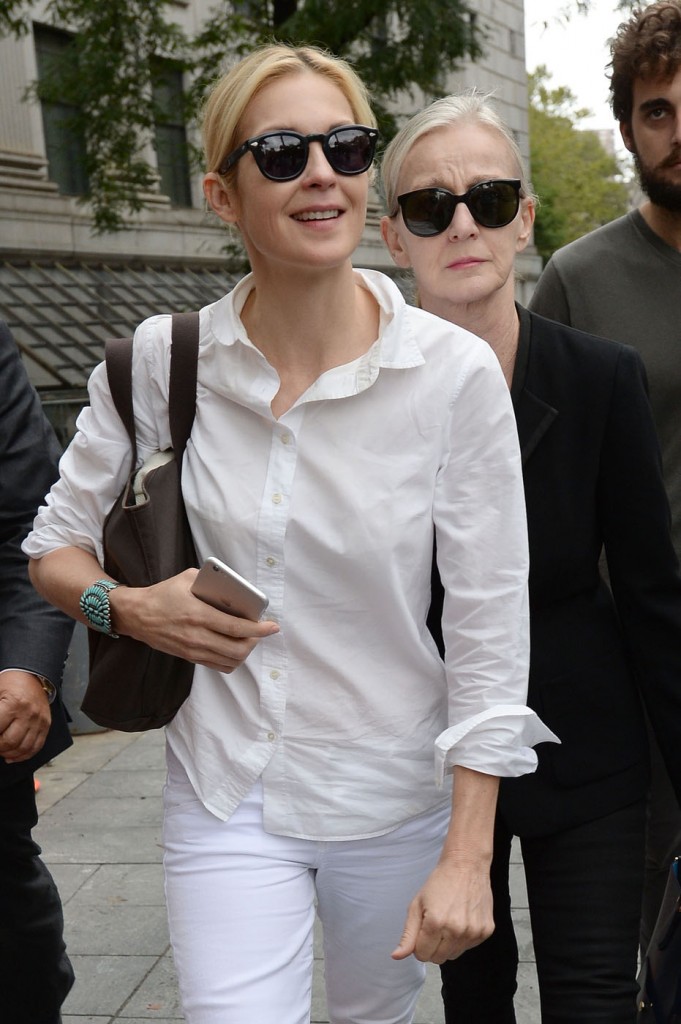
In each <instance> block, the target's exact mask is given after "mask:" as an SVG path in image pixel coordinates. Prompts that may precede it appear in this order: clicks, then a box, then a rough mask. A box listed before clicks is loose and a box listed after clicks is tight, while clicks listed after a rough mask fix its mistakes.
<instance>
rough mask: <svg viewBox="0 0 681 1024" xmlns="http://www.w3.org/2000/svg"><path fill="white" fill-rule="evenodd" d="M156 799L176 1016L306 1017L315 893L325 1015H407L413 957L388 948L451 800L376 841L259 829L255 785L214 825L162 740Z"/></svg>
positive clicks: (190, 1022)
mask: <svg viewBox="0 0 681 1024" xmlns="http://www.w3.org/2000/svg"><path fill="white" fill-rule="evenodd" d="M164 802H165V823H164V847H165V853H164V866H165V874H166V899H167V905H168V918H169V923H170V938H171V942H172V946H173V954H174V959H175V966H176V969H177V974H178V979H179V984H180V992H181V996H182V1005H183V1010H184V1014H185V1020H186V1022H187V1024H308V1022H309V1020H310V1003H311V989H312V962H313V949H312V932H313V925H314V917H315V902H316V904H317V912H318V914H319V917H320V919H321V921H322V924H323V926H324V959H325V975H326V991H327V1001H328V1010H329V1019H330V1020H331V1021H332V1022H333V1024H369V1022H371V1024H374V1022H376V1024H379V1022H380V1024H409V1022H410V1021H411V1020H412V1017H413V1014H414V1008H415V1005H416V1001H417V999H418V996H419V992H420V991H421V987H422V985H423V982H424V979H425V966H424V965H423V964H421V963H419V962H418V961H417V960H416V959H415V958H414V957H409V958H408V959H406V960H402V961H399V962H398V961H394V960H392V959H391V957H390V953H391V951H392V950H393V949H394V948H395V946H396V945H397V943H398V942H399V939H400V936H401V934H402V929H403V926H404V921H405V916H406V912H407V906H408V904H409V901H410V900H411V899H412V897H413V896H414V895H415V894H416V892H417V891H418V890H419V888H420V887H421V885H422V884H423V882H424V881H425V879H426V878H427V876H428V874H429V873H430V872H431V870H432V869H433V867H434V865H435V863H436V861H437V858H438V855H439V853H440V849H441V847H442V842H443V839H444V835H445V831H446V828H447V822H448V820H449V807H443V808H442V807H441V808H438V809H437V811H435V812H429V813H428V814H425V815H421V816H420V817H418V818H415V819H413V820H412V821H409V822H407V824H405V825H402V826H401V827H400V828H397V829H395V830H394V831H393V832H390V833H388V834H387V835H385V836H380V837H378V838H374V839H362V840H351V841H343V842H315V841H311V840H307V839H291V838H288V837H286V836H277V835H270V834H268V833H266V832H265V831H264V829H263V826H262V787H261V785H260V783H258V784H257V785H256V786H255V787H254V788H253V790H252V791H251V793H249V795H248V796H247V797H246V798H245V799H244V800H243V801H242V803H241V804H240V805H239V807H238V808H237V810H236V811H235V812H234V814H233V815H232V817H231V818H230V819H229V821H226V822H223V821H220V820H219V819H218V818H216V817H215V816H214V815H212V814H210V812H209V811H207V810H206V809H205V808H204V807H203V805H202V804H201V803H200V802H199V800H198V799H197V798H196V795H195V794H194V791H193V789H192V787H191V784H190V783H189V781H188V779H187V776H186V774H185V772H184V770H183V769H182V767H181V766H180V765H179V763H178V762H177V759H176V758H175V757H174V756H173V754H172V752H171V751H170V750H168V782H167V784H166V789H165V793H164Z"/></svg>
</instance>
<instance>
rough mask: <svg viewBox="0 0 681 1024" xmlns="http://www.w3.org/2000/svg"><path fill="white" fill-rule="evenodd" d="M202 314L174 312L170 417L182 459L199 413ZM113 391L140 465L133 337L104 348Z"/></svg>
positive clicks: (112, 340)
mask: <svg viewBox="0 0 681 1024" xmlns="http://www.w3.org/2000/svg"><path fill="white" fill-rule="evenodd" d="M198 356H199V314H198V313H175V314H173V326H172V343H171V348H170V384H169V398H168V418H169V420H170V436H171V439H172V443H173V450H174V452H175V455H176V457H177V458H181V456H182V453H183V452H184V450H185V448H186V446H187V441H188V440H189V435H190V434H191V430H192V424H193V422H194V414H195V412H196V371H197V365H198ZM104 358H105V359H106V372H107V377H108V380H109V390H110V391H111V397H112V398H113V403H114V405H115V406H116V411H117V412H118V415H119V416H120V418H121V420H122V421H123V425H124V427H125V429H126V430H127V432H128V437H129V438H130V448H131V452H132V466H133V468H134V467H135V466H136V464H137V438H136V436H135V412H134V409H133V405H132V338H109V340H108V341H107V342H106V345H105V347H104Z"/></svg>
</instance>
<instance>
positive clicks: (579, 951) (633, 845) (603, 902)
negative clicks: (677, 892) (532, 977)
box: [441, 801, 645, 1024]
mask: <svg viewBox="0 0 681 1024" xmlns="http://www.w3.org/2000/svg"><path fill="white" fill-rule="evenodd" d="M511 840H512V834H511V832H510V831H509V830H508V828H506V826H505V825H504V822H503V821H502V820H500V816H497V824H496V830H495V849H494V860H493V863H492V889H493V894H494V917H495V931H494V933H493V934H492V936H491V937H490V938H489V939H487V941H486V942H483V943H482V945H480V946H477V947H476V948H475V949H471V950H468V951H467V952H466V953H464V954H463V956H461V957H459V958H458V959H457V960H448V961H447V962H446V963H445V964H443V965H442V967H441V973H442V998H443V1001H444V1006H445V1021H446V1024H516V1017H515V1012H514V1009H513V995H514V993H515V991H516V988H517V983H516V975H517V967H518V946H517V942H516V936H515V932H514V929H513V921H512V919H511V899H510V893H509V859H510V852H511ZM644 842H645V802H644V801H640V802H638V803H636V804H633V805H631V806H630V807H626V808H624V809H622V810H619V811H617V812H616V813H614V814H609V815H607V816H606V817H604V818H599V819H598V820H597V821H591V822H588V823H587V824H585V825H579V826H577V827H576V828H571V829H566V830H565V831H563V832H560V833H557V834H555V835H550V836H541V837H538V838H525V839H521V846H522V853H523V863H524V866H525V876H526V880H527V893H528V901H529V907H530V920H531V924H532V938H533V942H534V951H535V958H536V962H537V975H538V980H539V994H540V1000H541V1015H542V1016H541V1019H542V1024H577V1022H579V1024H634V1022H635V1020H636V994H637V986H636V954H637V949H638V937H639V923H640V911H641V892H642V887H643V869H644Z"/></svg>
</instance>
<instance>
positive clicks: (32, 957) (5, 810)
mask: <svg viewBox="0 0 681 1024" xmlns="http://www.w3.org/2000/svg"><path fill="white" fill-rule="evenodd" d="M37 820H38V813H37V810H36V803H35V790H34V785H33V776H29V777H28V778H26V779H21V780H20V781H19V782H15V783H12V785H10V786H5V787H2V788H0V1017H1V1019H2V1020H3V1021H7V1022H8V1024H10V1022H11V1024H57V1022H58V1021H59V1019H60V1017H59V1011H60V1007H61V1005H62V1003H63V1002H64V999H65V998H66V996H67V994H68V992H69V990H70V988H71V986H72V985H73V980H74V979H73V968H72V967H71V963H70V961H69V958H68V957H67V955H66V947H65V945H64V939H63V931H64V918H63V914H62V906H61V900H60V898H59V893H58V892H57V887H56V885H55V884H54V880H53V878H52V875H51V874H50V872H49V871H48V870H47V868H46V867H45V865H44V864H43V862H42V861H41V859H40V856H39V855H40V847H39V846H38V845H37V843H35V842H34V841H33V839H32V837H31V830H32V829H33V828H34V826H35V824H36V822H37Z"/></svg>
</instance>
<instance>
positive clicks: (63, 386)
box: [0, 0, 540, 434]
mask: <svg viewBox="0 0 681 1024" xmlns="http://www.w3.org/2000/svg"><path fill="white" fill-rule="evenodd" d="M212 3H213V0H175V2H174V3H173V4H172V5H171V7H172V16H173V20H175V21H177V22H179V23H180V24H181V25H182V27H183V28H184V29H185V30H186V31H187V32H188V33H189V34H193V33H194V32H195V31H196V30H197V29H198V27H199V25H200V24H201V22H202V20H203V19H204V18H205V17H206V16H207V14H208V12H209V10H210V8H211V6H212ZM472 16H473V17H475V18H477V20H478V22H479V23H480V24H481V26H482V27H483V29H484V30H485V32H486V33H487V42H486V53H485V56H484V57H483V58H482V59H481V60H480V61H478V62H476V64H475V65H467V66H466V67H464V68H463V69H462V70H461V71H460V72H458V73H456V74H455V75H453V76H452V80H451V83H450V84H451V88H452V90H455V89H457V88H460V87H466V86H470V85H476V86H478V87H480V88H482V89H484V90H490V91H493V92H494V93H495V95H496V101H497V104H498V107H499V109H500V112H501V113H502V116H503V117H504V118H505V119H506V121H507V122H508V123H509V124H510V126H511V127H512V128H513V130H514V132H515V133H516V136H517V138H518V141H519V144H520V147H521V150H522V151H523V153H524V154H525V155H527V153H528V150H529V144H528V119H527V87H526V73H525V48H524V13H523V0H477V2H476V3H475V5H474V9H473V13H472ZM33 21H34V30H33V32H32V33H30V34H28V35H26V36H24V37H21V38H19V39H15V38H2V39H0V67H2V68H3V88H2V90H0V317H2V318H3V319H5V320H7V321H8V322H9V324H10V326H11V328H12V330H13V332H14V334H15V337H16V338H17V341H18V343H19V345H20V346H21V348H22V351H23V354H24V357H25V360H26V363H27V366H28V369H29V374H30V376H31V378H32V380H33V382H34V383H35V384H36V386H38V387H39V388H40V389H41V391H42V392H43V396H44V399H45V401H46V403H47V404H48V406H49V404H50V403H54V404H55V405H60V406H64V405H65V403H66V405H68V403H69V402H71V403H72V404H73V406H74V407H75V406H77V405H79V404H80V402H82V399H83V395H84V391H83V388H84V384H85V381H86V379H87V375H88V374H89V372H90V369H91V368H92V366H93V365H94V364H95V363H96V362H97V361H99V359H100V358H101V355H102V341H103V339H104V338H106V337H107V336H109V335H111V334H119V333H128V332H129V331H130V330H131V329H132V328H133V327H134V325H135V324H136V323H137V322H138V321H139V320H140V319H141V318H142V317H144V316H146V315H148V314H149V313H151V312H153V311H158V310H161V309H167V308H169V306H170V305H172V306H173V307H174V308H192V307H193V306H196V305H201V304H204V303H205V302H207V301H211V300H212V299H214V298H216V297H217V296H218V295H220V294H222V293H223V292H224V291H226V290H227V289H228V288H229V286H230V283H231V279H230V275H229V274H228V273H226V271H225V269H224V268H225V260H224V246H225V233H224V228H223V227H222V226H221V225H219V224H218V223H217V222H216V220H215V218H214V217H213V216H212V215H209V214H208V213H206V211H205V209H204V204H203V198H202V195H201V186H200V174H199V173H198V172H197V173H191V172H190V171H189V170H187V174H186V180H183V181H178V180H177V175H175V178H173V177H172V174H170V176H169V169H170V171H172V169H173V168H172V162H173V161H172V154H173V152H174V150H173V146H174V145H176V144H177V142H178V139H179V140H180V141H181V140H182V137H183V133H184V132H185V131H189V132H191V129H190V128H187V129H186V128H185V126H184V125H183V124H182V123H181V122H177V120H176V121H175V122H174V123H173V117H172V116H171V115H172V109H171V110H170V114H169V117H168V122H167V123H166V124H164V125H162V126H160V127H159V132H162V133H164V134H163V136H162V137H161V135H159V136H158V138H157V140H156V142H157V145H156V146H153V145H152V144H151V142H150V144H149V145H148V147H147V156H148V159H149V161H150V163H151V164H152V165H154V163H155V162H157V161H159V160H162V157H163V154H164V153H165V154H166V157H167V160H166V166H160V165H159V166H158V181H157V186H156V188H155V189H154V191H153V192H152V193H150V194H149V196H148V197H147V198H148V200H149V203H148V206H147V208H146V209H145V210H144V212H143V213H141V214H140V215H138V216H137V217H136V218H135V219H134V221H131V223H130V226H129V229H128V230H126V231H122V232H118V233H114V234H105V235H101V234H100V235H98V234H96V233H95V232H94V231H93V227H92V221H91V218H90V215H89V211H88V207H87V204H84V203H82V202H81V201H80V199H79V196H78V189H79V185H78V180H77V155H76V156H74V155H73V154H71V156H70V157H69V154H68V153H67V154H66V157H64V158H63V159H62V158H61V157H60V148H59V146H58V145H55V136H56V137H57V139H58V136H59V131H60V124H61V123H62V121H61V120H60V118H62V120H63V113H64V112H63V111H61V112H60V111H59V110H56V109H49V110H46V109H43V108H41V104H40V103H39V102H37V101H27V100H26V99H25V95H26V90H27V88H28V87H29V85H30V83H31V82H33V81H35V80H37V79H38V77H39V75H40V73H41V67H42V66H43V64H44V62H45V61H46V60H49V56H50V52H51V48H52V47H54V46H57V47H58V46H59V45H60V44H61V40H62V39H63V38H64V34H63V33H61V32H59V31H57V30H55V29H54V27H53V26H50V25H49V24H47V19H46V16H45V8H44V5H43V4H41V3H36V4H35V8H34V18H33ZM65 28H66V29H68V26H65ZM171 84H172V83H171ZM175 84H176V85H177V87H178V88H181V82H180V83H179V84H178V83H175ZM171 93H172V90H171ZM170 101H171V102H170V107H171V108H172V94H171V95H170ZM417 102H418V101H415V100H411V101H410V102H409V103H405V105H404V109H403V110H402V109H401V110H400V111H399V113H400V114H405V115H407V114H409V113H410V112H411V110H410V107H415V106H416V105H417ZM159 154H160V157H159ZM74 175H75V180H74V178H73V176H74ZM81 191H82V189H81ZM380 214H381V207H380V202H379V199H378V196H376V195H374V196H373V197H372V202H371V204H370V209H369V215H368V218H367V227H366V231H365V234H364V238H363V240H362V243H361V245H360V246H359V249H358V251H357V253H356V254H355V263H356V265H358V266H366V267H374V268H377V269H382V270H385V271H387V272H390V273H392V272H393V270H394V268H393V267H392V265H391V263H390V261H389V259H388V258H387V254H386V252H385V249H384V246H383V244H382V242H381V239H380V234H379V229H378V223H379V218H380ZM539 267H540V264H539V260H538V258H537V256H536V254H532V253H530V254H529V255H527V256H526V257H525V258H524V262H523V263H522V264H521V267H520V271H521V278H522V279H523V280H521V281H520V282H519V285H518V289H519V296H520V297H521V298H522V297H523V295H524V294H525V291H526V289H527V288H531V286H532V282H533V281H534V280H535V279H536V277H537V276H538V272H539ZM55 419H56V420H57V421H59V416H55ZM58 426H60V429H62V430H63V432H64V433H65V434H67V433H68V424H66V425H64V424H61V423H60V422H58Z"/></svg>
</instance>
